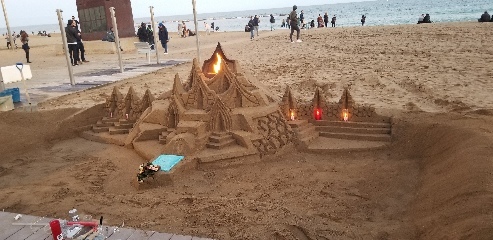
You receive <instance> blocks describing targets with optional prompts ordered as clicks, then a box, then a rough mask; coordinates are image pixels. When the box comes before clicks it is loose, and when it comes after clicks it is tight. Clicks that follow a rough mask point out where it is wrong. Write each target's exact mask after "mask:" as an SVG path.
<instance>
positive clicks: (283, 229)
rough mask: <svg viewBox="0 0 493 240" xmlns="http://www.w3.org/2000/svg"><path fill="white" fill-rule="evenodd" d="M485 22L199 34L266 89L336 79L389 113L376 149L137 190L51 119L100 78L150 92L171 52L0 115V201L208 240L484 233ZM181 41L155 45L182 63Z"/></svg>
mask: <svg viewBox="0 0 493 240" xmlns="http://www.w3.org/2000/svg"><path fill="white" fill-rule="evenodd" d="M490 32H491V24H478V23H447V24H429V25H402V26H382V27H353V28H336V29H312V30H307V31H302V39H303V41H304V42H303V43H295V44H291V43H289V41H288V39H287V34H288V32H287V31H286V30H284V31H282V30H281V31H279V30H276V31H273V32H270V31H264V32H260V34H261V35H260V37H259V38H257V39H256V40H255V41H250V40H249V33H214V34H212V35H210V36H207V37H203V38H201V41H202V43H203V45H204V47H203V48H202V49H201V50H202V52H201V58H202V60H204V59H206V58H208V57H209V56H210V53H211V52H212V51H213V49H214V47H215V44H216V42H217V41H221V44H222V45H223V49H224V50H225V51H226V54H227V55H228V57H229V58H231V59H236V60H238V61H239V62H240V64H241V66H242V68H243V70H244V71H245V72H246V73H247V75H248V77H249V79H252V80H256V81H258V82H260V83H262V84H263V85H264V86H265V87H266V88H267V89H269V91H271V92H272V96H273V97H274V98H275V99H277V100H279V99H280V97H281V96H282V94H283V92H284V89H285V86H286V85H290V86H291V89H292V91H293V93H294V94H295V95H296V96H298V97H301V98H303V99H311V98H312V97H313V92H314V89H315V88H316V87H317V86H318V87H321V88H322V89H323V90H324V91H325V93H326V95H327V98H328V99H329V100H331V101H336V100H338V98H339V97H340V93H341V92H342V89H343V87H344V86H349V87H350V88H351V94H352V96H353V98H354V99H355V101H356V102H359V103H364V104H371V105H373V106H374V107H375V108H376V109H377V111H378V112H379V113H381V114H383V115H386V116H391V117H393V142H392V145H391V147H390V148H388V149H385V150H378V151H368V152H360V153H338V154H333V155H316V154H307V153H301V152H296V151H294V150H290V151H288V152H286V153H283V154H282V155H280V156H276V157H269V158H264V159H263V160H262V162H260V163H255V164H251V163H249V162H248V161H247V160H245V163H244V164H235V165H229V166H228V167H222V168H214V167H213V166H210V167H201V168H199V169H192V170H188V171H187V172H184V173H181V174H176V175H174V176H173V180H172V183H171V184H169V185H168V186H166V187H162V188H156V189H148V190H136V189H135V188H134V187H133V185H132V181H134V180H135V179H134V178H135V175H136V173H137V168H138V165H139V164H140V163H141V162H142V161H143V160H142V159H141V158H140V157H139V156H138V155H136V154H135V153H134V152H133V151H131V150H130V149H125V148H122V147H118V146H114V145H105V144H100V143H95V142H90V141H87V140H84V139H81V138H78V137H76V136H75V135H73V134H72V131H71V129H70V127H71V126H77V125H78V124H79V123H70V124H67V123H64V124H60V123H61V121H62V120H63V119H65V118H67V117H68V116H70V115H72V114H74V113H76V112H77V111H79V110H80V109H82V108H88V107H91V106H93V105H95V104H97V103H101V102H103V101H104V97H105V96H107V95H109V94H110V93H111V89H112V88H113V87H114V86H117V87H118V88H120V89H121V91H122V92H126V90H127V89H128V87H130V86H133V87H134V88H135V89H136V92H138V93H143V92H144V90H145V89H147V88H149V89H151V91H152V92H153V94H155V95H156V96H159V95H160V94H162V93H163V92H165V91H167V90H169V89H170V88H171V85H172V80H173V76H174V74H175V73H179V74H180V76H181V78H182V79H186V78H187V77H188V76H187V75H188V73H189V71H190V67H191V63H186V64H182V65H179V66H176V67H172V68H167V69H163V70H160V71H158V72H154V73H151V74H148V75H145V76H142V77H138V78H134V79H128V80H125V81H122V82H118V83H115V84H112V85H109V86H105V87H100V88H97V89H92V90H86V91H84V92H81V93H78V94H71V95H66V96H63V97H59V98H55V99H50V100H48V101H46V102H43V103H42V104H40V109H41V110H43V111H40V112H35V113H25V112H9V113H0V132H1V133H2V134H0V143H1V144H0V153H2V155H1V157H0V179H1V181H0V208H1V209H5V210H8V211H11V212H19V213H24V214H32V215H41V216H52V217H63V218H66V217H67V216H68V210H70V209H71V208H73V207H75V208H77V209H79V211H81V212H83V213H85V214H89V215H91V216H93V217H94V218H98V216H100V215H103V216H105V219H107V220H106V221H107V223H108V224H112V225H118V224H121V222H123V221H125V225H126V226H131V227H138V228H143V229H149V230H157V231H164V232H171V233H179V234H184V235H196V236H202V237H210V238H217V239H299V240H305V239H491V238H493V214H491V212H492V210H493V204H492V203H493V194H492V190H493V189H492V188H493V187H492V186H493V185H492V182H493V180H492V173H493V164H492V162H491V157H490V156H492V154H493V148H492V147H491V146H492V143H493V135H492V133H493V121H492V120H493V117H492V116H493V97H492V96H491V94H490V93H491V90H493V83H492V81H491V80H492V77H493V68H492V67H491V66H493V42H492V41H491V36H490V35H491V34H490ZM175 40H176V41H175ZM33 42H34V41H33ZM194 43H195V39H193V38H187V39H179V38H174V39H173V41H172V43H171V45H172V46H173V47H172V48H171V49H172V50H170V52H171V53H170V54H169V55H168V56H169V57H170V58H193V57H195V56H196V50H195V48H194ZM50 44H54V43H52V42H49V41H48V42H47V43H46V44H40V45H39V46H36V45H34V44H33V46H34V47H33V49H32V50H33V52H34V50H36V51H37V53H34V55H36V54H40V56H42V55H43V54H45V55H47V58H50V59H53V61H61V62H63V60H64V59H63V57H60V56H55V55H53V54H51V55H50V49H53V48H52V46H50ZM174 44H176V45H174ZM0 54H2V56H9V54H20V53H19V52H15V53H11V52H8V51H6V50H0ZM52 55H53V56H52ZM1 59H4V58H3V57H2V58H0V63H2V64H4V63H3V62H2V60H1ZM60 59H61V60H60ZM37 64H38V65H37ZM49 64H50V63H49V62H35V63H34V64H33V67H38V68H43V67H44V66H48V65H49Z"/></svg>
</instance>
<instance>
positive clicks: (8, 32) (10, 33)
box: [1, 0, 15, 50]
mask: <svg viewBox="0 0 493 240" xmlns="http://www.w3.org/2000/svg"><path fill="white" fill-rule="evenodd" d="M1 1H2V9H3V16H4V17H5V25H7V34H8V35H9V36H8V37H9V41H10V49H12V50H14V45H15V44H14V41H13V39H12V32H11V31H10V25H9V17H8V16H7V8H5V2H4V0H1Z"/></svg>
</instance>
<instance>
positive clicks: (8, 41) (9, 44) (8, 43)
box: [5, 34, 12, 49]
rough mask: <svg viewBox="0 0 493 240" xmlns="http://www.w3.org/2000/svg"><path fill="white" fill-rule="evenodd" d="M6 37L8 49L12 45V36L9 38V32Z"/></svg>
mask: <svg viewBox="0 0 493 240" xmlns="http://www.w3.org/2000/svg"><path fill="white" fill-rule="evenodd" d="M5 39H7V49H10V47H12V44H11V43H10V38H9V35H8V34H7V36H6V37H5Z"/></svg>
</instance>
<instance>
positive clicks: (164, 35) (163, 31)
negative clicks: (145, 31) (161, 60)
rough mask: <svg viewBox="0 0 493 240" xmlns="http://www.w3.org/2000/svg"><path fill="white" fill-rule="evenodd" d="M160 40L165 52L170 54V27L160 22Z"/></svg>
mask: <svg viewBox="0 0 493 240" xmlns="http://www.w3.org/2000/svg"><path fill="white" fill-rule="evenodd" d="M159 41H161V46H162V47H163V48H164V54H168V42H169V36H168V29H167V28H166V26H164V24H162V23H160V24H159Z"/></svg>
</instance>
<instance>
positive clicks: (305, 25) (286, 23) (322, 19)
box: [271, 10, 366, 29]
mask: <svg viewBox="0 0 493 240" xmlns="http://www.w3.org/2000/svg"><path fill="white" fill-rule="evenodd" d="M271 16H272V14H271ZM297 21H298V23H297V26H300V29H309V28H315V27H317V28H322V27H329V22H330V24H331V27H336V21H337V17H336V15H334V16H332V18H330V19H329V14H328V13H325V14H324V15H323V16H322V14H319V15H318V17H317V19H316V22H315V19H312V20H311V21H309V22H305V16H304V13H303V10H301V12H300V15H299V17H298V18H297ZM292 22H293V21H291V19H290V16H289V15H288V17H287V18H286V19H283V20H282V23H281V28H284V27H285V28H291V23H292ZM365 22H366V15H361V26H364V25H365Z"/></svg>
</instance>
